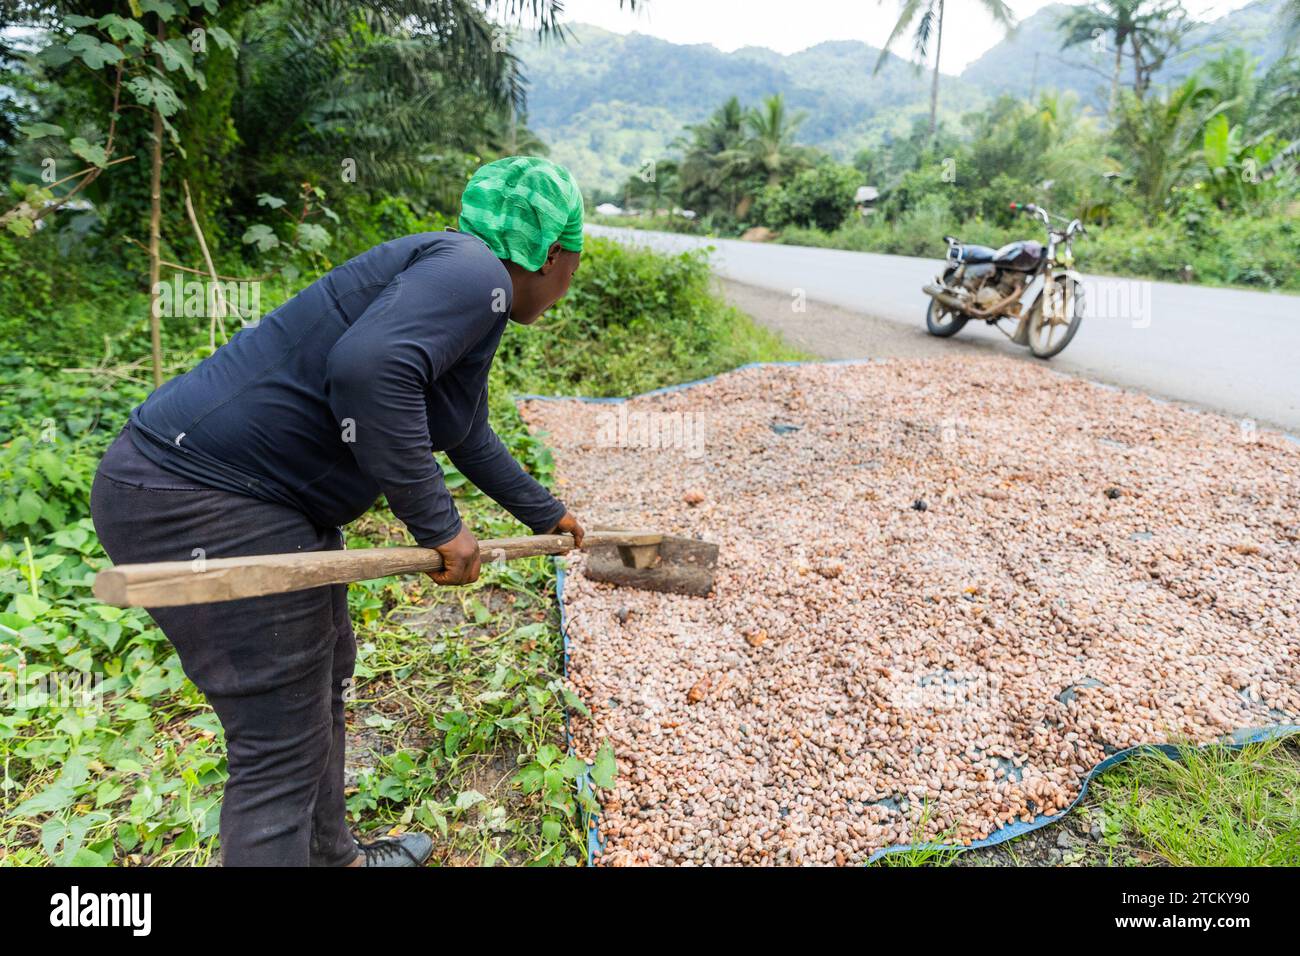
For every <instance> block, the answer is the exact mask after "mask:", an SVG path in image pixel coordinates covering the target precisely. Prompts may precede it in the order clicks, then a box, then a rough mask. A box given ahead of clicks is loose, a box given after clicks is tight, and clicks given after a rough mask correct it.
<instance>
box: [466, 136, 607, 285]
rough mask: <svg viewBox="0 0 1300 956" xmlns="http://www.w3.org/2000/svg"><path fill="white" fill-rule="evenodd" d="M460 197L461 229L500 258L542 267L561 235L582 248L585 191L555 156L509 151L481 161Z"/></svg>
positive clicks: (564, 243) (571, 246)
mask: <svg viewBox="0 0 1300 956" xmlns="http://www.w3.org/2000/svg"><path fill="white" fill-rule="evenodd" d="M460 202H461V210H460V231H461V232H468V233H469V234H470V235H472V236H478V238H480V239H482V240H483V241H484V242H485V243H487V247H488V248H489V249H491V250H492V251H493V252H494V253H495V254H496V257H497V258H498V259H509V260H510V261H511V262H517V263H519V265H521V266H523V267H524V268H525V269H528V270H530V271H533V272H536V271H537V270H538V269H540V268H541V266H542V263H544V262H545V261H546V253H547V251H548V250H549V249H550V248H551V244H552V243H553V242H555V241H556V240H558V241H559V243H560V247H561V248H563V249H568V250H569V251H570V252H581V251H582V193H581V191H579V189H578V184H577V183H576V182H574V179H573V174H572V173H570V172H569V171H568V170H567V169H565V168H564V167H563V166H560V165H558V164H556V163H553V162H551V161H550V160H549V159H543V158H542V157H540V156H508V157H506V158H505V159H498V160H497V161H496V162H494V163H488V164H487V165H485V166H480V167H479V168H478V170H477V171H476V172H475V173H474V175H473V176H471V177H470V180H469V184H468V185H466V187H465V192H464V194H463V195H462V196H461V199H460Z"/></svg>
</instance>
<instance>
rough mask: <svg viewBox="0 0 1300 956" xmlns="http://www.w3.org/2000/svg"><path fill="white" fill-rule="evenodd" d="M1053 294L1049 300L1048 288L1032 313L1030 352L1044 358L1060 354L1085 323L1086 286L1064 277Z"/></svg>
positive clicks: (1055, 285) (1030, 320)
mask: <svg viewBox="0 0 1300 956" xmlns="http://www.w3.org/2000/svg"><path fill="white" fill-rule="evenodd" d="M1052 297H1053V301H1052V302H1051V303H1047V302H1045V300H1046V299H1047V293H1046V290H1044V292H1043V294H1042V295H1040V296H1039V297H1038V299H1037V300H1036V301H1035V302H1034V305H1033V308H1032V309H1031V310H1030V313H1029V335H1028V339H1029V351H1031V352H1033V353H1034V355H1036V356H1037V357H1038V358H1040V359H1049V358H1051V357H1052V356H1053V355H1059V354H1060V353H1061V351H1062V350H1063V349H1064V348H1065V347H1066V346H1067V345H1069V344H1070V340H1071V339H1073V338H1074V333H1076V332H1078V331H1079V326H1080V325H1081V324H1082V323H1083V305H1084V303H1083V286H1082V285H1080V284H1079V283H1078V282H1075V281H1074V280H1073V279H1068V278H1064V277H1062V278H1060V279H1058V280H1057V281H1056V282H1055V283H1054V289H1053V293H1052Z"/></svg>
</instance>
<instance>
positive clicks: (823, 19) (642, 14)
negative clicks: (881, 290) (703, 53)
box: [564, 0, 1249, 73]
mask: <svg viewBox="0 0 1300 956" xmlns="http://www.w3.org/2000/svg"><path fill="white" fill-rule="evenodd" d="M1009 2H1010V6H1011V8H1012V9H1013V10H1015V12H1016V15H1017V16H1018V17H1022V18H1023V17H1027V16H1029V15H1030V14H1031V13H1033V12H1034V11H1036V10H1038V9H1039V8H1041V7H1044V6H1046V5H1047V4H1048V2H1049V0H1009ZM1247 2H1249V0H1187V2H1186V6H1187V8H1188V10H1190V11H1191V12H1192V14H1193V15H1195V16H1198V17H1199V18H1200V19H1213V18H1214V17H1216V16H1221V15H1222V14H1224V13H1226V12H1228V11H1229V10H1234V9H1236V8H1237V7H1243V6H1245V5H1246V3H1247ZM898 7H899V4H898V2H897V0H885V2H884V3H883V4H881V3H877V2H876V0H647V2H646V3H645V8H644V9H643V10H641V11H639V12H637V13H629V12H628V11H627V10H620V9H619V5H618V0H565V3H564V9H565V20H566V21H568V22H569V23H593V24H595V25H596V26H599V27H604V28H605V29H606V30H613V31H615V32H617V33H631V32H632V31H636V32H638V33H648V34H650V35H651V36H656V37H661V38H662V39H665V40H670V41H671V42H673V43H712V44H713V45H714V46H716V47H717V48H718V49H720V50H734V49H736V48H737V47H742V46H765V47H768V48H770V49H773V50H777V51H778V52H780V53H795V52H798V51H799V50H804V49H807V48H808V47H810V46H813V45H814V44H817V43H821V42H822V41H823V40H862V41H864V42H866V43H870V44H871V45H872V46H880V45H882V44H883V43H884V41H885V38H886V37H888V36H889V31H890V29H891V28H892V27H893V25H894V20H895V18H896V16H897V13H898ZM944 9H945V12H944V31H943V71H944V72H945V73H959V72H961V70H962V68H963V67H964V66H966V64H967V63H970V62H971V61H972V60H974V59H977V58H978V57H979V55H980V54H981V53H983V52H984V51H985V50H987V49H988V48H989V47H991V46H993V45H994V44H995V43H997V42H998V40H999V39H1001V32H1000V28H999V27H997V26H996V25H994V24H993V23H992V22H991V21H990V20H989V19H988V17H987V16H985V15H984V13H983V12H982V11H981V10H980V5H979V4H978V3H976V2H975V0H948V2H947V4H946V6H945V8H944ZM911 50H912V48H911V43H910V39H909V40H908V41H906V42H901V43H900V44H899V46H898V48H897V50H896V52H898V53H899V54H900V55H903V56H909V55H910V54H911Z"/></svg>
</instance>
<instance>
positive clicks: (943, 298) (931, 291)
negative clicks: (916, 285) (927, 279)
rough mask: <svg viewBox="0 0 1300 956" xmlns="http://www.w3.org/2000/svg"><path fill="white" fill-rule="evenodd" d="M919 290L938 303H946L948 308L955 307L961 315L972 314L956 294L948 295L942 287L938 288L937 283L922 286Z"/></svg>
mask: <svg viewBox="0 0 1300 956" xmlns="http://www.w3.org/2000/svg"><path fill="white" fill-rule="evenodd" d="M921 291H922V292H924V293H925V294H926V295H928V296H929V297H930V298H932V299H934V300H935V301H936V302H938V303H939V304H940V305H946V306H947V307H948V308H950V309H955V310H956V311H958V312H960V313H961V314H962V315H970V314H973V313H971V312H970V310H968V309H967V308H966V306H965V304H964V303H963V302H962V301H961V300H960V299H958V298H957V297H956V296H953V295H949V294H948V293H947V292H945V291H944V290H943V289H942V288H940V287H939V286H937V285H926V286H922V287H921Z"/></svg>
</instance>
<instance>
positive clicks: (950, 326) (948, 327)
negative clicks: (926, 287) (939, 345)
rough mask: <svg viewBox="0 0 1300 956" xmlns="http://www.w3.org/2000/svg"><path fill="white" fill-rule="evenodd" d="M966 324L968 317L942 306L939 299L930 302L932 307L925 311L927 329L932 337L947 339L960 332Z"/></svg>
mask: <svg viewBox="0 0 1300 956" xmlns="http://www.w3.org/2000/svg"><path fill="white" fill-rule="evenodd" d="M965 324H966V316H964V315H962V314H961V313H960V312H955V311H954V310H952V309H950V308H948V307H947V306H946V305H941V304H940V303H939V301H938V300H937V299H931V300H930V307H929V308H928V309H926V310H925V329H926V331H927V332H929V333H930V334H931V335H937V336H939V338H941V339H946V338H947V337H948V336H950V335H956V334H957V333H958V332H960V331H961V329H962V326H963V325H965Z"/></svg>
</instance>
